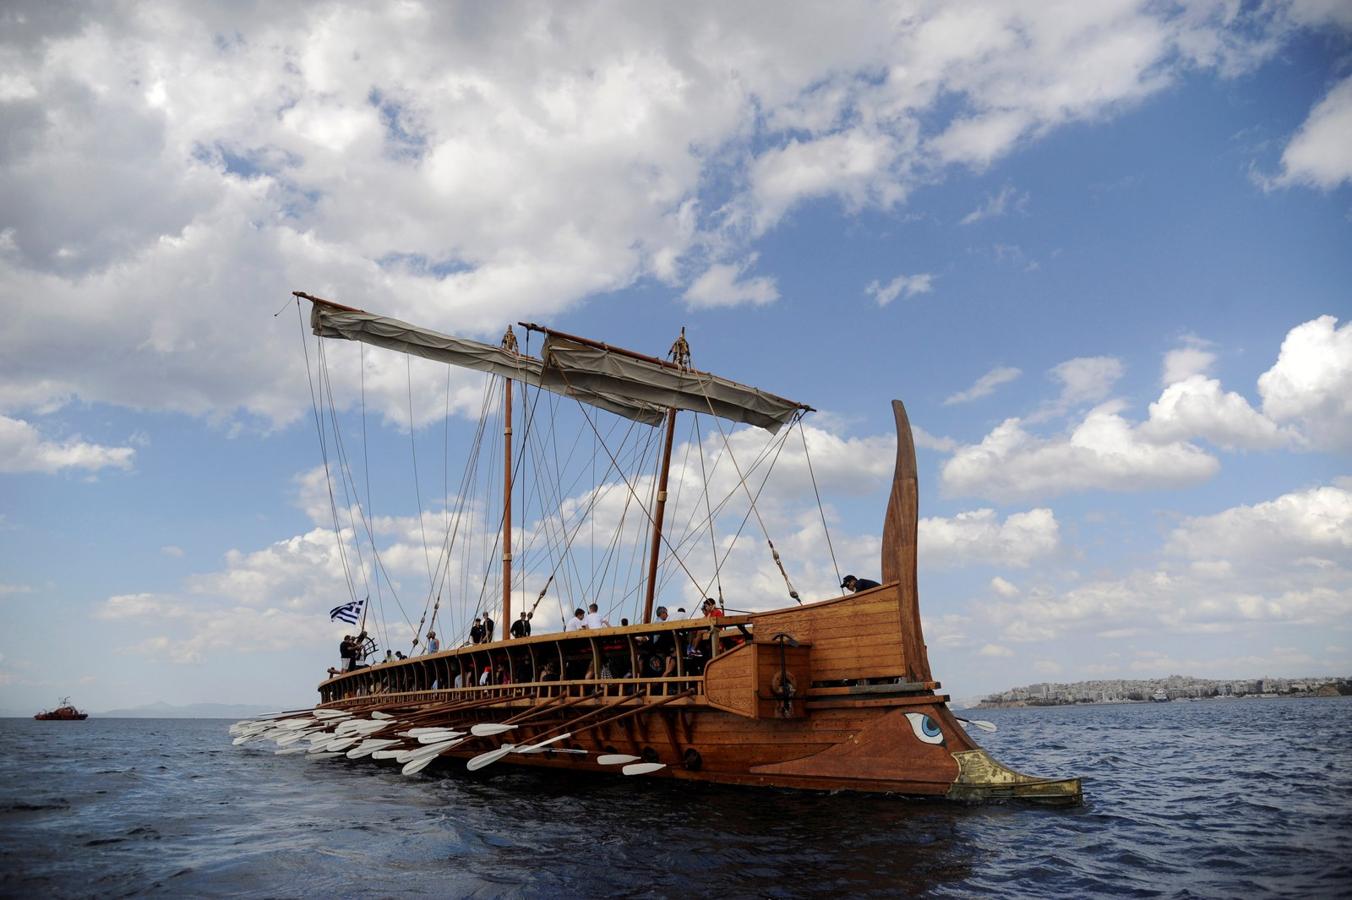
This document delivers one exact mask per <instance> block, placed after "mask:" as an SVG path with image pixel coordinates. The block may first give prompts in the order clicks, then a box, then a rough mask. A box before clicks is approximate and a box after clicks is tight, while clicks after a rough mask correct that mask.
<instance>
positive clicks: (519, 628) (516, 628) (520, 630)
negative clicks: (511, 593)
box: [512, 612, 531, 638]
mask: <svg viewBox="0 0 1352 900" xmlns="http://www.w3.org/2000/svg"><path fill="white" fill-rule="evenodd" d="M530 620H531V614H530V613H528V612H523V613H522V614H521V618H519V619H517V620H516V621H515V622H513V623H512V637H514V638H524V637H530Z"/></svg>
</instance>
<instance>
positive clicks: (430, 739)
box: [418, 731, 465, 744]
mask: <svg viewBox="0 0 1352 900" xmlns="http://www.w3.org/2000/svg"><path fill="white" fill-rule="evenodd" d="M464 736H465V732H463V731H433V732H430V733H429V734H420V735H418V743H420V744H440V743H441V742H442V741H450V740H454V739H455V738H459V737H464Z"/></svg>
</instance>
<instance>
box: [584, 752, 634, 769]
mask: <svg viewBox="0 0 1352 900" xmlns="http://www.w3.org/2000/svg"><path fill="white" fill-rule="evenodd" d="M642 758H643V757H641V756H630V755H629V754H628V753H604V754H602V755H600V756H598V757H596V762H597V765H602V766H622V765H624V764H625V763H631V762H638V761H639V760H640V759H642Z"/></svg>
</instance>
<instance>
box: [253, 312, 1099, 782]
mask: <svg viewBox="0 0 1352 900" xmlns="http://www.w3.org/2000/svg"><path fill="white" fill-rule="evenodd" d="M296 296H297V297H298V298H303V299H305V300H308V301H310V302H311V304H312V306H311V317H310V326H311V329H312V331H313V332H314V333H315V334H316V335H319V336H321V337H322V338H340V339H346V340H356V341H361V342H363V343H367V344H375V345H379V346H383V347H386V348H390V349H394V350H398V351H402V352H406V353H411V354H415V355H419V356H424V357H426V358H430V359H439V360H442V361H445V362H448V363H450V364H453V365H462V366H468V367H470V368H477V369H480V370H482V371H488V372H491V373H494V375H495V376H497V377H500V378H502V379H504V382H505V383H504V384H503V391H504V394H503V397H502V402H503V403H504V404H505V407H506V413H505V416H504V421H505V422H506V423H507V427H506V429H505V431H506V432H507V434H506V435H505V437H506V438H507V439H506V440H505V441H504V445H503V446H504V451H503V452H504V454H505V461H504V464H503V469H502V472H503V476H504V481H505V489H504V503H503V514H502V528H503V531H502V534H503V539H502V544H501V545H500V546H501V547H502V548H504V551H503V552H502V555H501V565H502V594H501V596H500V598H497V597H495V598H494V604H495V608H494V611H497V609H499V608H500V610H501V621H502V622H503V623H504V627H503V631H504V632H506V631H507V628H506V625H507V623H511V622H512V599H513V598H512V590H511V587H512V585H513V583H514V582H513V577H512V570H511V567H512V564H513V554H512V552H511V549H512V546H511V544H510V543H509V541H510V540H511V537H510V536H511V534H512V521H511V515H512V503H511V501H512V495H513V491H512V486H513V485H512V476H513V474H514V471H516V470H514V468H513V465H512V462H511V452H512V448H513V441H512V440H511V439H510V438H511V422H512V415H511V402H512V397H511V385H512V383H513V382H514V381H516V382H518V383H520V382H524V383H525V384H527V385H531V386H534V387H537V388H540V389H543V390H545V391H551V392H553V393H556V394H559V395H562V396H566V397H570V398H572V399H575V400H577V401H578V402H579V403H582V404H586V405H588V406H590V407H595V408H601V409H606V410H608V411H610V412H612V413H616V414H618V415H620V416H623V417H626V418H629V419H632V420H635V421H641V422H645V423H649V424H652V423H656V424H665V432H664V435H663V441H662V446H663V454H662V457H661V465H660V469H659V474H658V476H657V484H656V490H655V491H654V492H653V499H654V501H655V502H654V503H653V504H652V508H651V510H650V511H649V512H648V514H647V515H646V520H645V524H646V525H647V526H648V528H649V530H650V531H651V535H650V539H649V540H648V541H647V543H646V547H647V550H648V553H649V558H648V564H649V565H648V571H647V578H646V582H645V584H644V586H643V592H642V594H643V606H642V617H641V621H639V622H636V623H635V624H632V625H628V626H621V627H605V626H603V627H600V628H595V627H593V628H586V629H581V630H574V631H564V632H558V633H549V634H534V635H531V636H528V637H512V636H511V635H510V634H504V635H503V639H496V640H490V641H486V642H481V643H470V644H468V645H466V646H458V647H453V648H450V649H446V650H438V651H437V652H430V653H429V652H423V653H422V654H421V655H416V656H412V657H411V658H407V659H403V660H397V661H394V662H385V663H380V664H376V665H370V666H365V667H360V668H355V669H353V670H351V671H337V670H331V677H329V678H328V679H327V680H325V681H323V683H321V684H320V685H319V697H320V703H319V704H318V705H317V706H316V707H315V708H314V709H313V710H305V711H300V712H296V713H291V714H277V715H276V716H274V717H271V718H265V719H260V720H253V721H246V722H240V723H237V724H236V725H235V726H233V727H232V732H233V733H234V734H235V735H236V737H235V742H236V743H237V744H242V743H245V742H247V741H261V740H264V739H272V740H275V741H276V742H277V743H278V744H279V745H280V746H279V748H278V749H277V751H276V752H278V753H283V754H288V753H295V754H302V753H304V754H310V755H318V756H324V757H344V758H349V759H363V758H367V759H375V760H380V761H385V762H386V763H387V764H388V763H391V762H392V763H393V764H396V765H401V766H402V768H403V770H404V772H405V773H407V774H412V773H415V772H419V771H422V770H424V769H426V768H427V767H429V766H434V765H435V766H438V767H454V766H459V767H460V768H461V769H464V768H466V767H468V768H469V769H470V770H480V769H483V768H486V767H487V766H490V765H515V766H531V767H538V768H546V769H556V770H565V771H568V772H595V773H613V774H615V775H628V776H647V777H653V778H675V779H683V780H689V781H707V782H716V783H720V784H730V785H750V786H757V787H777V788H794V789H809V790H829V791H835V790H850V791H867V792H883V793H892V794H899V795H909V796H927V797H945V798H949V799H952V800H959V801H987V800H1024V801H1033V802H1038V803H1043V804H1052V805H1071V804H1077V803H1079V802H1080V800H1081V786H1080V780H1079V779H1078V778H1039V777H1033V776H1029V775H1024V774H1021V773H1019V772H1016V771H1014V770H1012V769H1010V768H1008V767H1006V766H1004V765H1002V764H1000V763H999V762H997V761H996V760H994V759H993V758H991V756H990V755H989V754H987V753H986V751H984V750H983V749H982V748H981V747H980V746H978V745H977V744H976V743H975V742H974V741H973V740H972V737H971V736H970V735H969V734H968V732H967V730H966V729H965V728H964V725H963V722H964V721H965V720H962V719H959V718H958V717H957V716H955V715H954V713H953V712H952V711H950V710H949V708H948V705H947V703H948V700H949V698H948V697H947V696H946V695H944V694H943V693H941V692H940V684H939V682H937V681H935V680H934V678H933V675H932V673H931V671H930V664H929V659H928V656H927V652H926V646H925V641H924V636H923V633H922V629H921V620H920V609H919V599H918V595H917V581H916V551H917V543H916V538H917V524H918V518H917V517H918V486H917V471H916V460H915V449H914V444H913V441H912V435H911V428H910V424H909V422H908V419H907V415H906V410H905V408H904V407H903V405H902V403H901V402H900V401H893V403H892V413H893V416H894V418H895V421H896V431H897V447H896V464H895V473H894V476H893V480H892V488H891V495H890V498H889V501H888V505H887V511H886V517H885V519H884V524H883V538H882V556H881V560H880V571H881V584H879V585H878V586H876V587H869V588H866V589H863V590H859V591H858V592H857V593H846V594H844V595H843V596H834V597H830V598H828V599H823V600H820V601H818V602H806V603H805V602H802V601H801V600H799V599H798V597H797V594H796V592H794V591H793V590H792V587H791V586H789V592H790V598H791V600H793V601H796V602H793V605H790V606H786V607H783V608H778V609H772V610H769V611H763V612H746V613H740V614H738V613H735V612H729V613H722V610H719V609H717V608H716V607H715V608H709V607H706V608H705V609H706V611H707V612H710V613H713V614H712V615H709V616H706V617H703V618H687V619H680V620H676V619H667V620H666V621H663V620H661V618H660V617H656V618H655V617H654V600H655V593H656V588H657V586H658V579H657V577H656V572H657V568H656V567H657V561H658V557H659V555H660V554H661V553H662V551H663V550H664V549H666V550H671V549H673V547H672V544H671V543H670V542H669V541H666V540H664V539H663V537H662V528H663V518H664V503H666V501H667V499H668V498H667V487H668V484H667V478H668V472H669V468H670V459H671V452H672V443H673V438H672V431H673V427H672V426H673V423H674V421H675V417H676V411H677V410H678V409H682V410H691V411H695V412H703V413H709V414H712V415H715V416H719V417H722V418H724V419H729V420H731V421H734V422H742V423H748V424H751V425H756V426H759V427H763V428H767V429H768V430H774V429H775V428H777V427H779V426H780V425H784V424H786V423H790V422H791V421H793V420H795V419H796V418H797V417H801V415H802V414H803V413H804V412H805V411H807V409H808V408H807V407H806V406H804V405H803V404H799V403H794V402H793V401H788V400H784V399H783V398H779V397H775V396H774V395H770V394H767V393H765V392H763V391H759V390H757V389H755V388H750V387H746V386H744V385H739V384H737V383H735V382H730V381H727V380H726V379H720V378H717V377H716V376H712V375H709V374H708V373H704V372H700V371H697V370H695V369H693V368H691V367H690V366H689V362H688V356H685V355H684V349H685V348H683V347H682V346H681V345H682V344H683V343H684V339H683V338H682V340H681V341H678V344H677V346H676V347H675V348H674V350H675V351H676V352H675V353H674V358H673V359H672V360H661V359H656V358H653V357H648V356H643V355H640V354H636V353H632V352H630V351H626V350H621V349H619V348H615V347H611V346H608V345H605V344H601V343H598V342H594V341H589V340H586V339H583V338H578V337H576V336H573V335H566V334H563V333H561V332H557V331H552V330H549V329H545V328H541V327H540V326H535V325H527V326H526V327H527V328H529V329H531V330H533V331H537V332H539V333H542V334H543V335H544V346H543V348H542V349H541V352H540V357H539V358H538V359H537V358H535V357H532V356H528V355H525V354H522V353H519V352H518V351H517V348H516V347H515V345H514V342H511V341H509V342H506V344H505V346H504V347H492V346H490V345H482V344H475V343H474V342H469V341H465V340H463V339H460V338H452V337H450V336H447V335H441V334H438V333H436V332H433V331H430V330H427V329H421V328H417V327H415V326H412V325H408V324H407V323H404V322H400V321H398V320H395V319H390V318H386V317H382V316H377V315H373V314H370V313H366V312H363V311H361V310H357V309H353V308H351V307H345V306H341V305H339V304H334V303H331V302H329V301H325V300H321V299H320V298H317V297H312V296H310V295H307V294H303V293H300V292H296ZM523 324H525V323H523ZM321 343H322V341H321ZM806 446H807V442H806V439H804V450H806ZM739 474H744V473H739ZM770 552H771V553H772V554H773V555H774V562H775V564H776V565H777V566H778V567H779V571H780V572H781V573H782V572H783V566H782V564H781V563H780V559H779V554H778V552H777V551H775V550H774V545H773V543H771V544H770ZM785 583H786V586H787V585H788V577H787V575H786V576H785ZM545 586H546V587H548V586H549V583H548V582H546V585H545ZM540 593H541V596H543V594H544V591H543V590H541V592H540ZM499 600H500V607H498V606H497V605H496V604H497V603H498V602H499ZM437 603H438V605H439V604H440V599H439V598H438V601H437ZM710 603H711V604H712V601H710ZM537 604H538V600H537ZM569 606H571V604H569ZM658 609H659V610H661V608H660V607H659V608H658ZM434 617H435V616H434ZM422 624H423V623H421V622H420V623H419V626H420V627H421V626H422ZM429 628H430V626H429ZM415 643H418V640H417V638H416V637H415ZM485 673H486V674H485ZM968 724H973V723H968ZM976 724H980V725H983V726H988V727H990V728H993V726H989V724H988V723H976Z"/></svg>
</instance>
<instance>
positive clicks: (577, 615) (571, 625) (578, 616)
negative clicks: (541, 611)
mask: <svg viewBox="0 0 1352 900" xmlns="http://www.w3.org/2000/svg"><path fill="white" fill-rule="evenodd" d="M586 615H587V614H586V612H584V611H583V610H582V608H581V607H578V608H577V609H575V610H573V617H572V618H571V619H569V620H568V624H567V625H565V626H563V630H564V631H581V630H582V629H583V628H586V627H587V626H586V624H585V623H584V622H583V621H582V619H583V617H585V616H586Z"/></svg>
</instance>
